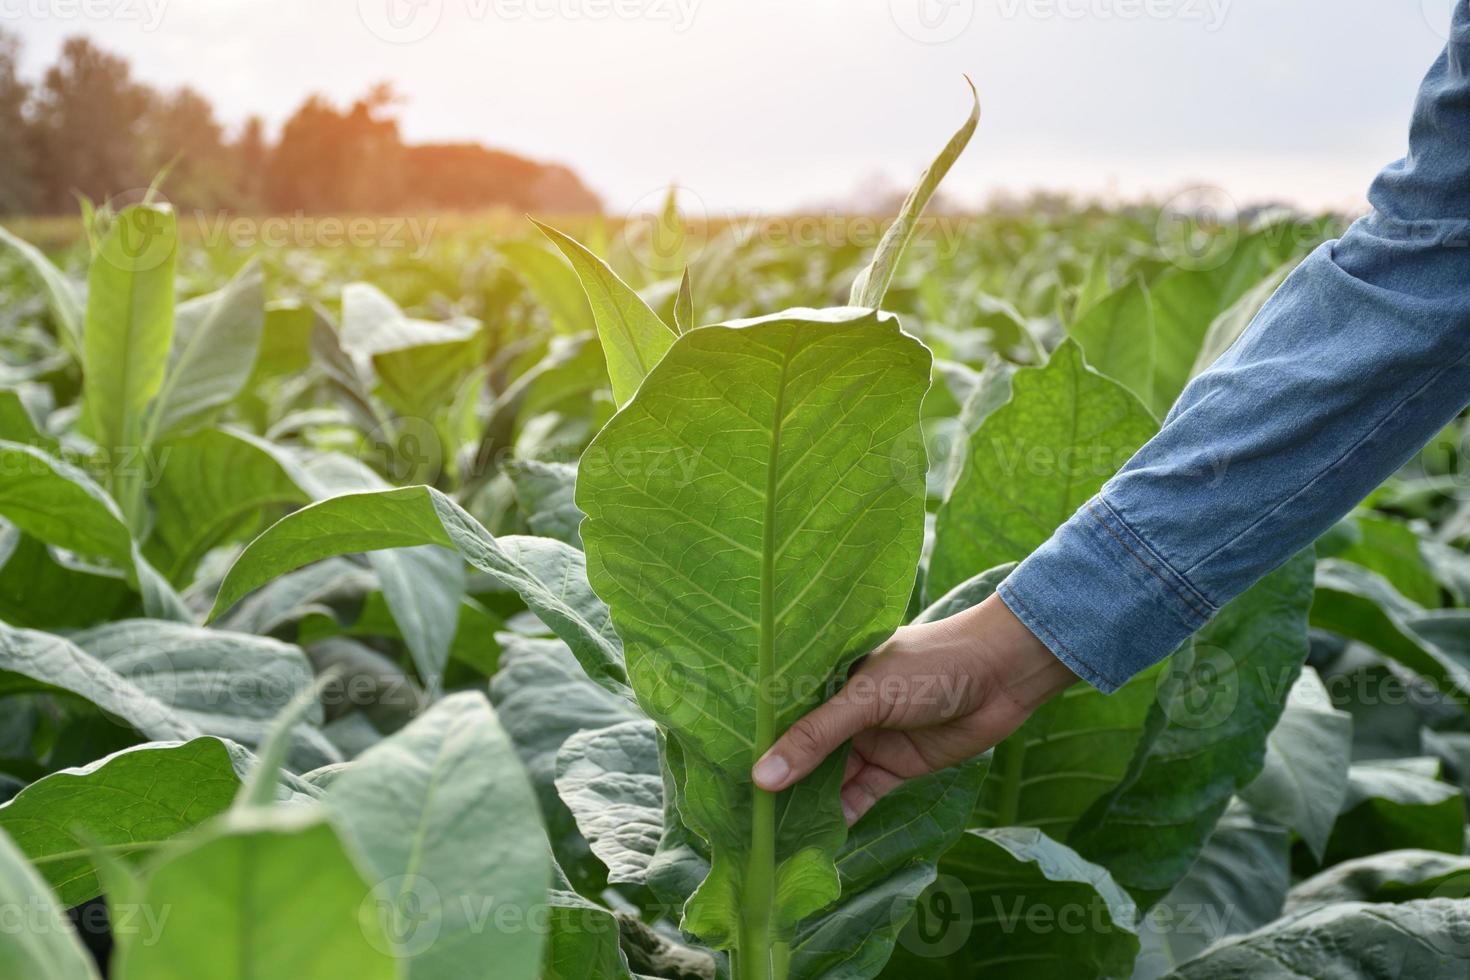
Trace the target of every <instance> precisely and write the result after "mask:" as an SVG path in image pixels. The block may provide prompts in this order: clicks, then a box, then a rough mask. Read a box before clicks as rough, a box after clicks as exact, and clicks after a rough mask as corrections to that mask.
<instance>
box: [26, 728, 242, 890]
mask: <svg viewBox="0 0 1470 980" xmlns="http://www.w3.org/2000/svg"><path fill="white" fill-rule="evenodd" d="M239 788H240V777H239V774H238V773H237V772H236V769H235V763H234V760H233V759H232V757H231V755H230V752H229V750H228V749H227V748H226V747H225V745H224V743H223V742H221V741H219V740H218V739H215V738H197V739H194V740H193V741H191V742H185V743H182V744H167V743H154V744H150V745H140V746H136V747H134V748H131V749H124V750H123V751H121V752H117V753H115V754H113V755H110V756H107V757H106V758H103V759H99V760H97V761H96V762H93V763H91V764H89V765H86V766H83V767H81V768H79V769H63V770H61V771H60V772H55V773H52V774H51V775H49V776H46V777H45V778H43V779H40V780H37V781H36V782H34V783H31V784H30V785H29V786H27V787H26V788H25V789H23V790H21V791H20V793H19V794H17V795H16V796H15V798H14V799H12V800H11V801H10V802H8V803H6V804H5V805H4V806H0V830H4V831H5V832H6V833H8V834H9V835H10V836H11V838H12V839H13V840H14V841H15V843H16V846H18V847H19V848H20V849H21V851H22V852H23V853H24V854H25V855H26V857H27V858H29V859H30V861H31V863H32V864H33V865H34V866H35V868H36V870H37V871H39V872H40V873H41V874H42V875H43V876H44V877H45V878H46V881H47V883H49V884H50V885H51V887H52V888H54V889H56V894H57V896H58V897H59V898H60V899H61V901H62V903H63V904H65V905H80V904H81V903H82V902H85V901H86V900H87V899H89V898H93V897H95V896H96V895H97V894H98V892H100V891H101V888H102V886H101V884H100V883H99V882H98V880H97V874H96V870H95V868H94V866H93V864H92V856H91V848H93V847H101V848H104V849H106V850H107V851H108V852H109V853H111V854H112V855H113V856H114V857H123V856H133V857H137V858H141V857H144V856H146V855H148V854H149V853H150V852H151V851H152V850H153V849H154V848H157V847H158V846H159V845H160V844H162V843H163V842H164V841H166V840H168V839H170V838H172V837H176V836H178V835H179V834H181V833H183V832H184V831H186V830H189V829H191V828H193V827H196V826H198V825H199V824H201V823H203V822H204V821H205V820H207V819H209V818H210V817H213V816H215V815H217V814H220V813H223V812H224V811H225V810H227V809H228V808H229V806H230V801H231V800H232V799H234V796H235V793H236V792H237V791H238V790H239Z"/></svg>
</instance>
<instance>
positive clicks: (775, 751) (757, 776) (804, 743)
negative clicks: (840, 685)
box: [751, 690, 873, 793]
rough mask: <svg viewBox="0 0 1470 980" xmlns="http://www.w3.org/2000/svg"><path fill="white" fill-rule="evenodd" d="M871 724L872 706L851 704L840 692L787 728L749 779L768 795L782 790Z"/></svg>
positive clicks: (756, 765) (758, 763) (850, 700)
mask: <svg viewBox="0 0 1470 980" xmlns="http://www.w3.org/2000/svg"><path fill="white" fill-rule="evenodd" d="M872 725H873V711H872V706H871V705H869V704H860V703H858V702H856V701H853V700H852V699H851V698H849V697H848V693H847V691H845V690H843V691H839V692H838V693H837V695H836V697H834V698H832V700H830V701H828V702H827V703H825V704H822V705H819V706H818V707H816V708H813V709H812V710H811V711H810V712H808V713H807V714H806V715H804V716H802V717H801V718H799V719H798V720H797V722H796V724H794V725H792V726H791V727H790V728H788V729H787V730H786V734H784V735H782V736H781V737H780V738H778V739H777V740H776V744H774V745H772V746H771V747H770V749H768V750H767V751H766V754H765V755H763V756H761V758H760V761H759V762H757V763H756V764H755V768H754V769H752V770H751V778H752V779H754V780H755V784H756V785H757V786H759V787H760V788H761V789H763V790H765V791H766V792H768V793H774V792H776V791H777V790H783V789H785V788H786V787H788V786H790V785H791V784H792V783H794V782H796V781H797V780H799V779H801V778H802V777H804V776H806V775H808V774H809V773H810V772H811V771H812V770H813V769H815V768H817V766H819V765H821V764H822V760H823V759H825V758H827V756H829V755H831V754H832V752H833V751H834V750H835V749H836V748H837V747H838V746H840V745H841V744H842V743H843V742H846V741H847V740H848V739H850V738H852V737H853V736H854V735H856V734H857V733H858V732H860V731H862V730H863V729H865V728H870V727H872Z"/></svg>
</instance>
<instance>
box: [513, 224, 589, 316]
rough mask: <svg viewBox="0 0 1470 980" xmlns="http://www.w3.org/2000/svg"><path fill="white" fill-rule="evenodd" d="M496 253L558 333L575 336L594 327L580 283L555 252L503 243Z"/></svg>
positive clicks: (518, 244)
mask: <svg viewBox="0 0 1470 980" xmlns="http://www.w3.org/2000/svg"><path fill="white" fill-rule="evenodd" d="M495 249H496V251H498V252H499V253H500V254H501V255H503V256H505V259H506V261H507V262H509V263H510V267H511V268H512V269H514V270H515V274H516V275H518V276H520V277H521V279H522V280H524V281H525V283H526V285H527V286H529V287H530V289H531V292H532V293H533V294H534V295H535V296H536V299H537V300H538V301H539V302H540V303H541V305H542V306H544V307H545V308H546V312H547V313H548V314H550V316H551V322H552V325H553V326H555V327H556V328H557V329H558V330H560V331H562V332H563V333H576V332H577V331H579V330H585V329H587V328H588V327H589V326H590V325H591V324H592V322H593V318H592V310H591V308H590V307H588V305H587V294H586V293H584V292H583V291H582V283H581V281H580V280H578V278H577V274H576V273H575V272H573V271H572V269H571V267H570V266H569V265H567V263H566V262H565V261H564V260H563V259H561V258H559V257H558V256H557V255H556V253H555V252H549V251H547V250H546V248H545V246H542V245H537V244H536V243H535V242H501V243H500V244H498V245H496V246H495Z"/></svg>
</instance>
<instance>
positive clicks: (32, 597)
mask: <svg viewBox="0 0 1470 980" xmlns="http://www.w3.org/2000/svg"><path fill="white" fill-rule="evenodd" d="M135 601H136V600H134V598H133V595H132V590H131V589H129V588H128V584H127V581H126V580H125V579H124V578H123V576H122V573H120V572H117V571H114V570H112V569H108V568H99V567H98V566H96V565H94V564H89V563H88V562H86V561H84V560H81V559H78V558H77V557H75V556H73V555H71V554H70V553H69V552H66V551H64V550H62V549H53V548H51V547H48V546H47V545H46V544H44V543H42V542H41V541H38V540H37V539H36V538H33V537H31V536H30V535H28V534H22V533H20V532H19V531H17V530H16V529H15V528H7V529H5V530H3V531H0V619H3V620H4V621H6V622H7V623H10V624H11V625H12V626H25V627H30V628H32V629H46V630H59V629H78V628H81V627H86V626H91V625H93V624H94V623H99V622H105V621H106V620H109V619H116V618H118V617H120V616H123V615H125V614H126V611H127V610H128V609H130V608H131V607H132V606H133V604H134V602H135Z"/></svg>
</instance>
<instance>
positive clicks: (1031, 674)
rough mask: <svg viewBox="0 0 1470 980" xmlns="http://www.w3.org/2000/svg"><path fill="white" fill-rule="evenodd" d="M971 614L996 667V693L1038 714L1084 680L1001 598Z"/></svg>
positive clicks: (977, 607) (991, 661)
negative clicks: (975, 619) (1043, 705)
mask: <svg viewBox="0 0 1470 980" xmlns="http://www.w3.org/2000/svg"><path fill="white" fill-rule="evenodd" d="M971 611H972V612H974V613H975V614H976V618H977V619H979V620H980V622H979V623H977V624H976V625H977V626H978V627H979V629H978V635H979V636H980V637H981V638H982V641H983V643H984V645H985V648H986V650H985V656H986V657H987V659H988V660H989V661H990V663H991V666H992V668H993V674H992V681H993V683H994V684H995V690H997V691H999V692H1000V693H1001V694H1003V695H1004V696H1005V697H1006V698H1007V699H1008V700H1011V701H1013V702H1015V703H1016V704H1017V705H1018V706H1020V707H1021V708H1023V709H1025V710H1026V711H1028V712H1030V711H1034V710H1035V709H1036V708H1038V707H1040V706H1041V705H1042V704H1044V703H1045V702H1047V701H1049V700H1050V699H1051V698H1053V697H1055V696H1056V695H1057V694H1059V693H1061V692H1062V691H1064V690H1066V689H1067V688H1069V687H1071V686H1072V685H1073V684H1075V683H1077V681H1078V680H1079V679H1080V678H1078V676H1077V675H1076V674H1075V673H1074V672H1073V671H1072V669H1071V668H1070V667H1068V666H1067V665H1066V664H1064V663H1063V662H1062V661H1061V660H1059V659H1058V658H1057V655H1056V654H1054V653H1052V652H1051V649H1050V648H1049V647H1048V646H1047V645H1046V644H1045V643H1043V642H1041V640H1040V639H1038V638H1037V636H1036V634H1034V633H1032V632H1031V630H1030V629H1029V628H1028V627H1027V626H1026V624H1025V623H1023V622H1021V620H1020V619H1018V618H1017V617H1016V614H1015V613H1013V612H1011V610H1010V607H1008V606H1007V605H1006V604H1005V603H1004V602H1002V601H1001V598H1000V596H998V595H992V596H990V597H989V598H987V599H986V600H985V601H984V602H982V603H980V605H979V606H976V607H975V608H974V609H973V610H971Z"/></svg>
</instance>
